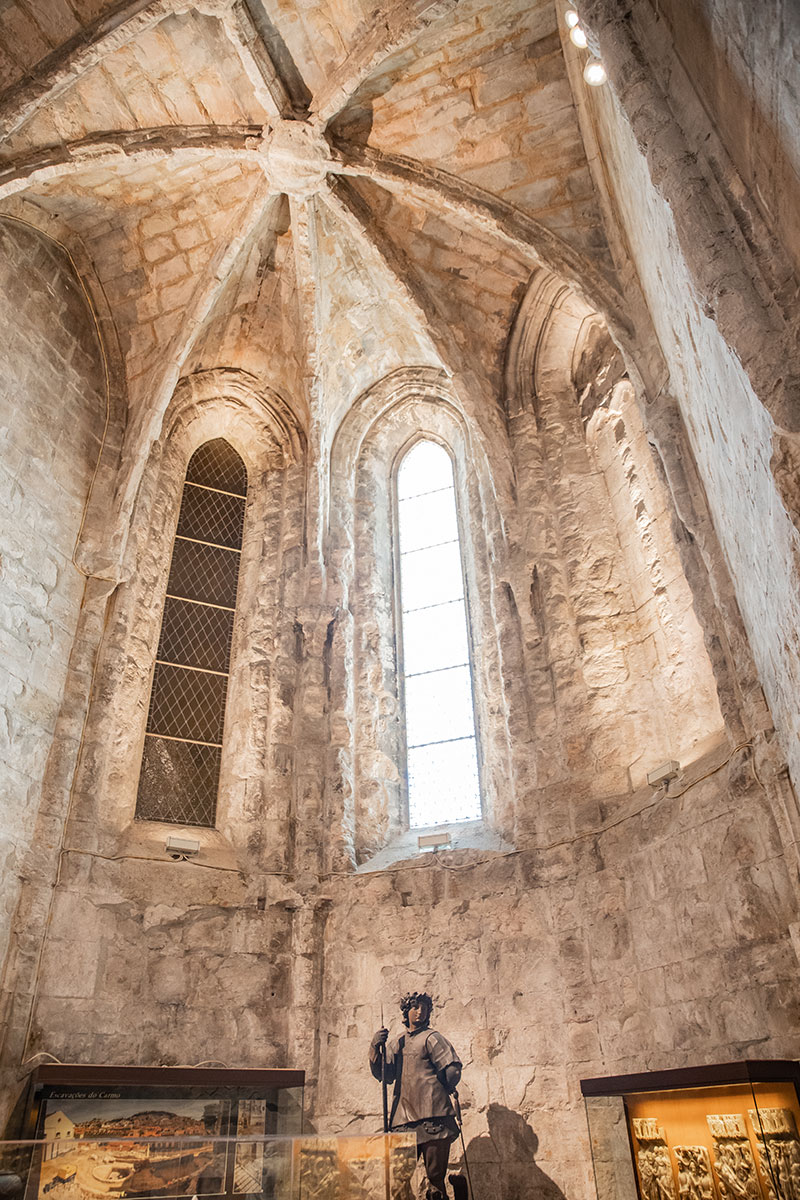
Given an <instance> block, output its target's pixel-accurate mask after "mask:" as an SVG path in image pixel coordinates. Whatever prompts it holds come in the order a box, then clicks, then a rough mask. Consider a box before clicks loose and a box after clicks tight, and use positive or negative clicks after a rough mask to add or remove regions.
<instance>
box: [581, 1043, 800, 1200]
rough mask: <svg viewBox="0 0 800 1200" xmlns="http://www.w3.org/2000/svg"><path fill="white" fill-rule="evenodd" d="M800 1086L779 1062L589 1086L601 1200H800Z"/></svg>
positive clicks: (584, 1084) (795, 1073)
mask: <svg viewBox="0 0 800 1200" xmlns="http://www.w3.org/2000/svg"><path fill="white" fill-rule="evenodd" d="M799 1084H800V1071H799V1070H798V1064H797V1063H796V1062H792V1061H774V1060H767V1061H754V1060H750V1061H743V1062H736V1063H722V1064H717V1065H715V1066H706V1067H691V1068H685V1069H681V1070H673V1071H659V1072H650V1073H647V1074H639V1075H617V1076H609V1077H606V1078H601V1079H584V1080H581V1091H582V1093H583V1097H584V1102H585V1105H586V1116H587V1120H588V1124H589V1134H590V1138H591V1146H592V1159H593V1163H594V1172H595V1182H596V1185H597V1195H598V1200H637V1197H638V1198H639V1200H800V1134H799V1133H798V1130H800V1103H798V1085H799Z"/></svg>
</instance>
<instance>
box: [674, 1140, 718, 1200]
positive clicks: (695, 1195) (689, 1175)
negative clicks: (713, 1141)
mask: <svg viewBox="0 0 800 1200" xmlns="http://www.w3.org/2000/svg"><path fill="white" fill-rule="evenodd" d="M675 1157H676V1159H677V1160H678V1192H679V1194H680V1200H717V1189H716V1188H715V1186H714V1176H713V1175H712V1174H711V1163H710V1161H709V1158H708V1151H707V1150H706V1148H705V1146H676V1147H675Z"/></svg>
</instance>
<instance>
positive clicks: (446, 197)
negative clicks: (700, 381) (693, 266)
mask: <svg viewBox="0 0 800 1200" xmlns="http://www.w3.org/2000/svg"><path fill="white" fill-rule="evenodd" d="M334 162H335V163H336V165H337V166H338V168H339V171H340V173H341V174H343V175H354V176H359V175H360V176H362V177H363V178H365V179H371V180H372V181H373V182H374V183H376V184H378V185H379V186H380V187H384V188H386V189H387V190H389V191H394V192H400V193H402V192H404V191H405V192H407V193H408V194H410V195H413V196H415V197H416V199H417V200H418V201H420V202H421V203H422V204H424V205H426V206H427V207H428V208H431V209H433V210H435V211H442V210H444V211H445V212H448V213H451V214H453V215H454V216H456V217H458V218H459V219H461V220H463V221H466V222H467V223H468V224H469V225H471V226H474V227H475V228H478V229H480V230H481V231H482V232H483V233H485V234H489V235H490V236H492V237H495V238H498V239H499V240H500V241H501V242H503V243H504V244H506V245H509V246H512V247H513V248H514V250H515V251H517V252H518V253H522V254H523V255H525V256H528V257H530V258H532V259H533V260H534V261H535V262H536V263H538V264H540V265H542V266H546V267H549V268H550V270H552V271H554V272H555V273H556V274H557V275H560V276H561V277H562V278H563V279H565V280H566V281H567V282H568V283H569V284H570V285H571V286H572V287H573V288H574V290H575V291H576V292H577V293H578V295H580V296H582V297H583V298H584V299H585V300H586V302H587V303H588V304H590V305H591V307H592V308H595V309H597V310H598V311H600V312H603V313H604V314H606V316H607V317H608V319H609V321H610V322H611V324H612V325H613V327H614V331H615V333H616V334H617V335H618V336H619V337H620V338H622V339H623V340H624V341H625V342H626V343H629V342H630V340H631V339H632V337H633V332H632V327H631V322H630V320H629V318H628V316H627V314H626V311H625V301H624V299H623V296H622V294H621V293H620V291H619V289H618V287H617V285H616V283H615V282H614V281H613V280H612V279H610V278H609V277H608V276H607V275H606V274H605V273H603V272H602V271H599V270H598V269H597V268H596V267H595V266H594V265H593V264H592V263H590V262H589V261H588V260H587V259H585V258H584V257H583V255H581V254H580V252H579V251H577V250H575V249H573V247H572V246H570V245H568V243H567V242H565V241H564V240H563V239H562V238H560V237H559V236H558V235H557V234H555V233H552V232H551V231H550V230H549V229H547V228H545V226H544V225H542V224H541V222H540V221H537V220H536V219H535V218H534V217H531V216H528V214H527V213H524V212H522V211H521V210H520V209H518V208H515V207H514V206H513V205H512V204H509V203H508V202H507V201H505V200H502V199H501V198H500V197H499V196H495V195H493V194H492V193H491V192H487V191H485V190H484V189H483V188H480V187H477V186H476V185H474V184H471V183H467V182H465V181H464V180H463V179H459V178H457V177H456V176H455V175H451V174H449V172H447V171H441V170H438V169H437V168H435V167H428V166H425V165H423V164H422V163H421V162H419V161H418V160H417V159H414V158H407V157H405V156H401V155H397V154H388V153H386V152H384V151H381V150H376V149H374V148H372V147H369V146H367V147H363V146H357V145H354V144H353V143H350V142H347V143H345V142H341V141H337V142H336V145H335V150H334Z"/></svg>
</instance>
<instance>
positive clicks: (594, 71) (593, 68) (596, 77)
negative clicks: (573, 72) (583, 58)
mask: <svg viewBox="0 0 800 1200" xmlns="http://www.w3.org/2000/svg"><path fill="white" fill-rule="evenodd" d="M583 78H584V79H585V80H586V82H587V83H588V84H589V85H590V86H591V87H600V84H601V83H605V81H606V80H607V79H608V76H607V75H606V69H605V67H604V66H603V64H602V63H601V62H600V59H599V58H590V59H589V61H588V62H587V64H586V66H585V67H584V68H583Z"/></svg>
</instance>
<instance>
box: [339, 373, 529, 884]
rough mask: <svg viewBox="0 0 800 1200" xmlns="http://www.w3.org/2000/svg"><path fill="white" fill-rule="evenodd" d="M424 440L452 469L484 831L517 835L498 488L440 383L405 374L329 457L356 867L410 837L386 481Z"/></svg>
mask: <svg viewBox="0 0 800 1200" xmlns="http://www.w3.org/2000/svg"><path fill="white" fill-rule="evenodd" d="M421 439H430V440H431V441H433V442H435V443H437V444H439V445H441V446H444V447H446V448H447V450H448V452H449V454H450V456H451V458H452V462H453V470H454V479H455V491H456V496H457V500H458V506H459V509H460V516H461V528H462V530H463V531H464V533H463V544H462V550H463V561H464V574H465V585H466V595H467V604H468V611H469V619H470V625H471V632H472V641H473V644H474V645H475V646H479V647H480V652H479V653H478V654H476V655H475V658H474V688H475V712H476V723H477V727H478V736H479V740H480V746H481V754H480V776H481V792H482V796H483V817H484V824H485V825H486V827H487V829H493V830H495V831H498V832H499V833H500V834H502V835H505V836H507V837H511V836H513V824H514V796H513V793H514V786H513V766H512V753H511V738H510V735H509V729H508V722H507V718H508V706H507V705H506V704H505V702H504V699H503V697H504V690H505V685H504V679H503V670H502V654H501V645H500V636H499V628H498V627H499V624H500V621H499V620H498V617H497V613H496V589H497V586H498V583H497V578H496V571H497V569H498V566H499V563H500V562H502V560H503V557H504V554H505V550H504V545H505V539H506V534H505V528H504V523H503V520H502V517H501V514H500V512H499V509H498V506H497V504H496V500H495V480H494V479H493V478H492V472H491V470H490V467H489V457H488V453H487V447H486V446H485V445H484V444H483V442H482V440H481V437H480V436H479V434H478V433H477V432H476V430H475V427H474V425H473V424H472V423H471V422H470V421H469V419H468V417H467V415H466V414H465V411H464V408H463V406H462V404H461V402H460V400H459V398H458V396H457V395H456V394H455V392H454V389H453V387H452V384H451V382H450V380H449V379H448V377H447V376H446V375H445V374H444V372H442V371H440V370H437V369H435V368H428V367H415V368H407V369H404V370H400V371H396V372H393V373H392V374H391V375H390V376H388V377H387V378H385V379H384V380H382V381H381V382H380V383H379V384H377V385H376V386H375V387H373V388H371V389H369V391H368V392H366V393H364V395H362V396H361V397H360V398H359V400H358V401H356V403H355V405H354V406H353V408H352V409H351V410H350V413H349V414H348V416H347V417H346V418H345V419H344V421H343V422H342V425H341V426H340V428H339V430H338V431H337V434H336V437H335V439H334V443H333V447H332V452H331V475H330V486H331V524H330V543H331V547H332V554H331V556H330V560H331V562H333V563H335V564H336V566H337V572H338V584H339V587H340V590H341V594H342V597H343V609H346V611H347V612H348V613H349V623H348V625H347V630H346V634H347V641H348V649H347V652H346V654H345V655H344V659H343V663H342V665H341V668H340V669H341V672H342V675H341V677H340V678H339V679H338V680H336V681H334V684H335V689H336V691H337V693H338V696H339V698H340V703H341V704H342V706H343V708H344V709H345V711H346V713H347V715H348V717H349V721H350V729H351V731H352V736H351V747H352V750H351V761H350V764H349V778H348V780H347V785H348V786H347V787H346V788H344V789H343V794H344V800H343V808H342V812H341V814H340V819H341V828H342V829H343V831H344V832H343V839H344V841H345V843H346V846H345V849H346V852H347V853H348V854H349V855H350V857H351V860H352V861H354V862H356V863H361V862H364V861H365V860H366V859H368V858H369V857H370V856H371V855H373V854H375V853H376V852H377V851H378V850H380V849H382V848H383V847H385V846H386V845H387V844H388V843H389V842H391V841H392V840H393V839H395V838H397V837H399V836H401V835H402V834H403V832H404V831H405V830H406V829H407V828H408V809H407V790H406V788H407V782H406V775H405V731H404V714H403V709H402V703H401V694H400V684H399V666H400V664H399V660H398V629H399V613H398V596H397V577H396V569H397V559H396V555H395V547H396V533H397V523H396V522H397V513H396V499H395V490H394V478H395V472H396V468H397V465H398V463H399V462H400V461H401V460H402V458H403V455H404V454H405V452H406V451H407V450H408V449H409V448H410V447H411V446H412V445H413V444H414V443H415V442H417V441H419V440H421ZM505 465H506V469H507V460H506V464H505Z"/></svg>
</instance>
